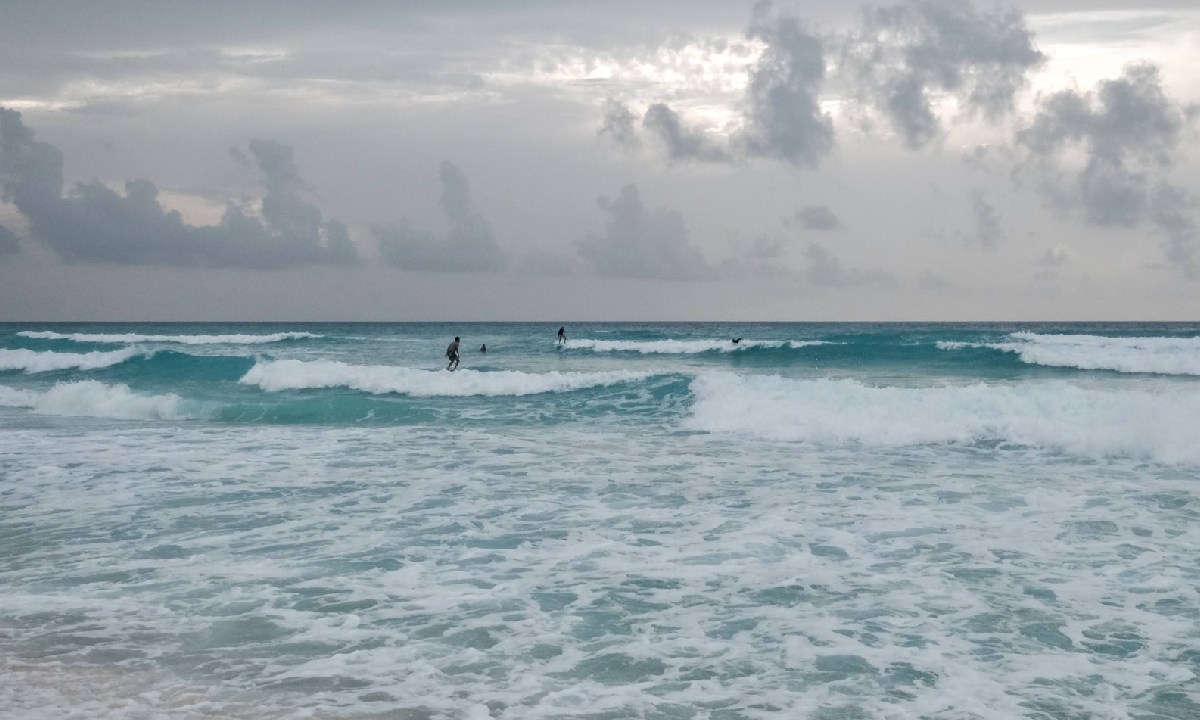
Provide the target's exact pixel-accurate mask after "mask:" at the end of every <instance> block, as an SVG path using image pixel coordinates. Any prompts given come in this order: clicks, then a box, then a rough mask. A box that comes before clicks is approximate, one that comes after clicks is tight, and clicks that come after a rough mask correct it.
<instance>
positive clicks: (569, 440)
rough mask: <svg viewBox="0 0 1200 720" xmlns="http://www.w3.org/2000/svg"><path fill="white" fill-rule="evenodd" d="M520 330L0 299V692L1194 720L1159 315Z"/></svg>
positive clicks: (1185, 445) (1194, 379)
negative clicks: (23, 305) (44, 305)
mask: <svg viewBox="0 0 1200 720" xmlns="http://www.w3.org/2000/svg"><path fill="white" fill-rule="evenodd" d="M556 329H557V324H555V325H553V326H551V325H541V324H456V325H447V324H311V325H298V324H287V325H267V324H204V325H201V324H129V325H109V324H105V325H85V324H71V325H59V324H32V325H0V589H2V591H3V592H0V717H13V718H34V719H37V718H92V717H95V718H122V719H124V718H147V717H153V718H159V717H164V718H209V717H238V718H292V717H308V718H486V717H493V718H511V719H517V718H578V717H586V718H628V717H639V718H712V719H713V720H716V719H718V718H720V719H733V718H764V717H789V718H790V717H797V718H799V717H815V718H914V717H921V718H1014V717H1034V718H1198V717H1200V683H1198V682H1197V676H1196V673H1197V671H1200V650H1198V649H1197V648H1200V554H1198V553H1197V552H1196V550H1195V548H1196V547H1197V546H1198V545H1200V523H1198V522H1197V521H1198V520H1200V502H1198V493H1197V482H1198V479H1200V325H1188V324H1068V325H999V324H989V325H954V324H951V325H943V324H932V325H931V324H867V325H857V324H745V323H743V324H704V323H701V324H633V323H609V324H604V323H593V324H569V325H568V326H567V333H568V341H567V343H566V345H565V346H559V345H557V344H556V343H555V339H554V333H555V330H556ZM454 335H459V336H461V337H462V348H463V357H462V363H461V366H460V369H459V370H457V371H456V372H453V373H451V372H446V371H445V370H444V369H443V368H444V367H445V359H444V358H443V351H444V349H445V347H446V345H447V343H449V342H450V340H451V339H452V338H453V336H454ZM734 337H740V338H742V340H741V341H740V342H739V343H736V344H735V343H732V342H731V338H734ZM483 343H486V344H487V347H488V352H487V353H486V354H485V353H480V352H479V351H478V348H479V346H480V345H481V344H483Z"/></svg>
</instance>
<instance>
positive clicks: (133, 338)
mask: <svg viewBox="0 0 1200 720" xmlns="http://www.w3.org/2000/svg"><path fill="white" fill-rule="evenodd" d="M17 334H18V335H20V336H21V337H26V338H30V339H34V340H71V341H73V342H85V343H138V342H153V343H176V344H179V345H260V344H265V343H277V342H285V341H287V340H310V339H316V338H321V337H323V336H322V335H314V334H313V333H308V332H281V333H268V334H265V335H253V334H233V335H143V334H141V333H99V334H98V333H58V332H53V331H50V330H45V331H36V330H22V331H21V332H19V333H17Z"/></svg>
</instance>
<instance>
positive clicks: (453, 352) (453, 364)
mask: <svg viewBox="0 0 1200 720" xmlns="http://www.w3.org/2000/svg"><path fill="white" fill-rule="evenodd" d="M446 357H447V358H448V359H449V360H450V362H449V363H448V364H447V365H446V369H447V370H457V369H458V336H457V335H455V336H454V342H452V343H450V344H449V345H447V346H446Z"/></svg>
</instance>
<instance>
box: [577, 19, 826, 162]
mask: <svg viewBox="0 0 1200 720" xmlns="http://www.w3.org/2000/svg"><path fill="white" fill-rule="evenodd" d="M746 35H747V37H749V38H752V39H754V40H758V41H760V42H762V43H763V44H764V45H765V49H764V50H763V53H762V56H761V57H760V58H759V59H758V61H757V62H756V63H755V65H754V67H753V68H751V70H750V77H749V83H748V85H747V88H746V95H745V99H744V102H743V106H744V109H743V112H742V128H741V129H740V130H739V131H738V132H736V133H735V134H734V135H733V136H732V137H731V138H730V139H729V140H728V142H727V143H726V145H727V146H722V145H721V144H718V143H717V142H716V141H713V140H710V139H709V138H708V137H707V136H706V135H705V134H704V133H703V131H701V130H696V129H694V128H689V127H687V126H686V125H685V123H684V121H683V119H682V118H681V117H680V115H679V113H678V112H676V111H675V110H673V109H672V108H671V107H670V106H668V105H666V104H664V103H655V104H652V105H650V107H649V108H648V109H647V110H646V112H645V114H644V115H643V117H642V129H643V130H645V131H646V132H647V133H648V134H650V135H651V136H652V137H653V138H655V139H656V140H658V141H659V143H660V144H661V145H662V146H663V147H664V148H665V149H666V152H667V157H668V158H669V159H670V160H672V161H682V160H692V161H698V162H712V163H725V162H731V161H734V160H738V159H742V158H749V157H764V158H772V159H776V160H782V161H785V162H788V163H791V164H794V165H808V166H815V165H817V164H818V163H819V162H820V161H821V159H822V158H824V157H825V156H826V155H828V154H829V152H830V151H831V150H832V149H833V144H834V138H833V121H832V119H831V118H830V117H829V115H827V114H826V113H824V112H822V110H821V106H820V103H819V101H818V98H817V93H818V91H819V90H820V88H821V85H822V83H823V82H824V80H825V55H824V52H825V50H824V43H823V41H822V40H821V38H819V37H818V36H817V35H815V34H813V33H811V32H809V31H808V30H807V29H806V28H805V27H804V25H803V24H802V23H801V22H800V21H799V20H798V19H797V18H795V17H790V16H781V15H777V14H776V13H775V12H774V10H773V8H772V5H771V3H770V2H769V0H761V1H760V2H759V3H758V4H757V5H755V7H754V14H753V19H752V21H751V25H750V27H749V29H747V31H746ZM634 119H635V116H634V115H633V113H632V111H630V110H629V108H628V107H626V106H625V105H624V104H622V103H619V102H617V101H614V100H610V101H608V102H607V103H606V104H605V106H604V114H603V118H602V121H601V126H600V128H599V130H598V132H599V133H600V134H601V135H602V136H607V137H609V138H611V139H612V140H614V141H615V142H616V143H617V144H619V145H621V146H623V147H626V148H636V147H639V146H640V145H641V144H642V139H641V137H640V136H639V135H638V131H637V128H636V126H635V123H634Z"/></svg>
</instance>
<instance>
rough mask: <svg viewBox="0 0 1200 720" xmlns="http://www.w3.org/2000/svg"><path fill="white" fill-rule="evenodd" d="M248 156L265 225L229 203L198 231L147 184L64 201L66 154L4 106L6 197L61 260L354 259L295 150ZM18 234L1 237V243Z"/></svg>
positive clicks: (0, 193) (1, 140)
mask: <svg viewBox="0 0 1200 720" xmlns="http://www.w3.org/2000/svg"><path fill="white" fill-rule="evenodd" d="M250 153H251V155H253V157H254V161H255V163H256V164H257V167H258V170H259V172H260V173H261V175H262V180H263V185H264V187H265V189H266V194H265V195H264V196H263V199H262V207H261V219H260V218H259V217H255V216H253V215H250V214H248V213H247V212H245V211H244V210H243V209H242V208H239V207H236V206H233V205H230V206H229V207H227V208H226V211H225V215H224V217H223V218H222V219H221V222H220V223H219V224H218V225H215V226H194V225H189V224H187V223H185V222H184V221H183V218H182V217H181V216H180V214H179V213H178V212H175V211H169V210H166V209H164V208H163V206H162V204H161V203H160V202H159V200H158V188H157V187H155V185H154V183H152V182H150V181H148V180H131V181H128V182H126V183H125V193H124V194H123V195H122V194H120V193H117V192H115V191H113V190H112V189H110V188H108V187H107V186H105V185H103V184H102V183H100V182H97V181H92V182H87V183H76V184H75V185H74V186H73V187H72V188H71V189H70V191H69V192H67V193H66V194H64V192H63V184H64V183H63V159H62V153H61V152H60V151H59V150H58V148H56V147H54V146H53V145H50V144H48V143H44V142H40V141H38V140H37V139H36V138H35V137H34V133H33V131H32V130H31V129H30V128H28V127H26V126H25V124H24V123H23V122H22V121H21V114H20V113H19V112H16V111H14V110H9V109H5V108H0V197H2V198H3V199H4V200H6V201H9V202H11V203H12V204H13V205H14V206H15V207H16V209H17V210H18V211H19V212H20V213H21V215H23V216H24V217H25V219H26V221H27V222H28V226H29V232H30V234H31V235H32V236H34V237H36V238H37V239H39V240H41V241H42V242H44V243H45V244H46V245H47V246H49V247H50V248H51V249H52V250H54V251H55V252H56V253H58V255H60V256H61V257H62V258H63V259H64V260H67V261H69V262H90V263H123V264H144V265H180V266H204V267H248V268H279V267H288V266H295V265H312V264H320V263H332V264H350V263H354V262H357V261H358V254H357V252H356V251H355V249H354V245H353V244H351V242H350V238H349V236H348V234H347V232H346V227H345V225H343V224H342V223H341V222H339V221H338V220H333V219H331V220H328V221H327V220H325V219H324V218H322V216H321V212H320V210H318V209H317V207H316V206H315V205H313V204H312V203H310V202H308V201H307V200H305V199H304V197H303V194H302V190H303V182H302V181H301V179H300V176H299V174H298V172H297V169H296V164H295V162H294V160H293V159H292V149H291V148H290V147H288V146H287V145H282V144H280V143H277V142H274V141H270V140H254V141H252V142H251V143H250ZM11 235H12V233H11V231H7V235H0V246H4V245H6V244H11V242H10V243H5V241H4V238H5V237H8V236H11Z"/></svg>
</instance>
